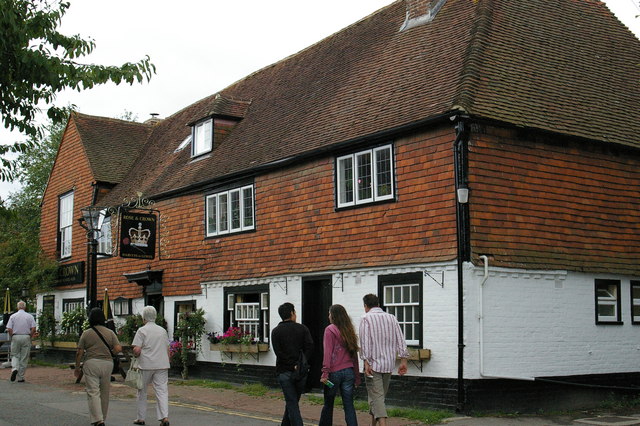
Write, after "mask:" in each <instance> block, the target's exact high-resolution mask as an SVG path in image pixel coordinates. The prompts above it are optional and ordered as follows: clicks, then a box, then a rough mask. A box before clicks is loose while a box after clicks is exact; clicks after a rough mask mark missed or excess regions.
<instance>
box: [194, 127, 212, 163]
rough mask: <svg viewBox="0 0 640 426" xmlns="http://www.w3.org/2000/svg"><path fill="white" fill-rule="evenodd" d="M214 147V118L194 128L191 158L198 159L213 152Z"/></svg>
mask: <svg viewBox="0 0 640 426" xmlns="http://www.w3.org/2000/svg"><path fill="white" fill-rule="evenodd" d="M212 146H213V118H209V119H207V120H203V121H201V122H199V123H197V124H196V125H194V126H193V143H192V144H191V156H192V157H198V156H200V155H203V154H206V153H207V152H210V151H211V147H212Z"/></svg>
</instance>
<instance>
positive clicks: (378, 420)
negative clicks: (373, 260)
mask: <svg viewBox="0 0 640 426" xmlns="http://www.w3.org/2000/svg"><path fill="white" fill-rule="evenodd" d="M362 300H363V302H364V311H365V314H364V316H363V317H362V319H361V320H360V357H361V358H362V360H363V361H364V373H365V383H366V385H367V396H368V399H369V413H370V414H371V425H372V426H375V425H376V424H377V425H380V426H385V425H386V424H387V417H388V416H387V409H386V407H385V401H384V400H385V397H386V396H387V392H388V391H389V380H390V379H391V373H392V371H393V369H394V368H395V366H396V357H397V356H399V357H400V367H398V374H399V375H401V376H402V375H404V374H405V373H406V372H407V358H408V357H409V352H408V351H407V343H406V342H405V340H404V334H403V333H402V330H401V329H400V324H398V320H397V319H396V317H395V316H394V315H391V314H388V313H386V312H385V311H383V310H382V309H380V303H379V301H378V296H376V295H375V294H367V295H366V296H364V297H363V298H362Z"/></svg>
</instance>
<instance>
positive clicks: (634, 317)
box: [631, 281, 640, 324]
mask: <svg viewBox="0 0 640 426" xmlns="http://www.w3.org/2000/svg"><path fill="white" fill-rule="evenodd" d="M631 322H632V323H633V324H640V281H631Z"/></svg>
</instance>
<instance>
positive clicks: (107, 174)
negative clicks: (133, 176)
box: [71, 113, 151, 183]
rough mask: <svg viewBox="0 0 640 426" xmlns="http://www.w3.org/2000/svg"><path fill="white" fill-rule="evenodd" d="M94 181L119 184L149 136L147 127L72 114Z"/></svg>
mask: <svg viewBox="0 0 640 426" xmlns="http://www.w3.org/2000/svg"><path fill="white" fill-rule="evenodd" d="M71 120H73V121H74V122H75V124H76V128H77V129H78V133H79V135H80V138H81V140H82V144H83V146H84V147H85V150H86V153H87V157H88V159H89V164H90V165H91V170H92V172H93V177H94V179H95V180H97V181H100V182H108V183H120V182H121V181H122V178H123V177H124V176H125V175H126V174H127V173H128V172H129V170H130V168H131V165H132V164H133V162H134V161H135V160H136V158H137V157H138V154H139V153H140V150H141V149H142V147H143V146H144V144H145V143H146V141H147V139H148V137H149V135H150V134H151V126H149V125H146V124H141V123H135V122H131V121H123V120H117V119H114V118H104V117H96V116H91V115H86V114H80V113H74V114H73V116H72V117H71Z"/></svg>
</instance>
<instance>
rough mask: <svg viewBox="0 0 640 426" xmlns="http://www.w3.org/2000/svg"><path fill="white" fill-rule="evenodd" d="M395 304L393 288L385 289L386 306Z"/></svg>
mask: <svg viewBox="0 0 640 426" xmlns="http://www.w3.org/2000/svg"><path fill="white" fill-rule="evenodd" d="M392 302H393V287H385V288H384V304H385V305H388V304H390V303H392Z"/></svg>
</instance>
